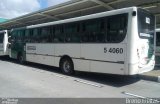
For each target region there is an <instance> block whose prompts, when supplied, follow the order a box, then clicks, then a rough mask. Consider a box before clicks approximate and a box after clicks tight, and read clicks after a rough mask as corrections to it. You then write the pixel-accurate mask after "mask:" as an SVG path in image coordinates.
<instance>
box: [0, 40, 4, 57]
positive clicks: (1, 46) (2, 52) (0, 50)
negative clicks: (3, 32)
mask: <svg viewBox="0 0 160 104" xmlns="http://www.w3.org/2000/svg"><path fill="white" fill-rule="evenodd" d="M1 55H4V51H3V44H2V43H0V56H1Z"/></svg>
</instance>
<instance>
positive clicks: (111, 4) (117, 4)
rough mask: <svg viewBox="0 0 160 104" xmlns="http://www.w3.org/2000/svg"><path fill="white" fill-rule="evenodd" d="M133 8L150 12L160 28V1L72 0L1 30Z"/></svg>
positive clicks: (15, 20) (19, 18) (14, 20)
mask: <svg viewBox="0 0 160 104" xmlns="http://www.w3.org/2000/svg"><path fill="white" fill-rule="evenodd" d="M131 6H137V7H141V8H144V9H147V10H149V11H150V12H151V13H153V14H154V15H155V16H156V18H157V27H160V0H70V1H68V2H65V3H62V4H59V5H56V6H52V7H49V8H46V9H43V10H40V11H37V12H33V13H30V14H27V15H23V16H21V17H17V18H14V19H11V20H9V21H6V22H4V23H1V24H0V28H3V29H11V28H15V27H22V26H28V25H35V24H40V23H45V22H51V21H57V20H63V19H68V18H73V17H77V16H83V15H88V14H93V13H98V12H104V11H109V10H114V9H120V8H125V7H131Z"/></svg>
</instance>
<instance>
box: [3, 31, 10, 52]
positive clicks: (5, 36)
mask: <svg viewBox="0 0 160 104" xmlns="http://www.w3.org/2000/svg"><path fill="white" fill-rule="evenodd" d="M3 44H4V54H5V55H8V54H9V53H8V47H7V45H8V32H7V31H6V33H5V35H4V41H3Z"/></svg>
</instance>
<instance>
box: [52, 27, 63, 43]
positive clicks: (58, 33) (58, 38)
mask: <svg viewBox="0 0 160 104" xmlns="http://www.w3.org/2000/svg"><path fill="white" fill-rule="evenodd" d="M54 36H55V38H54V42H56V43H64V27H63V25H58V26H55V34H54Z"/></svg>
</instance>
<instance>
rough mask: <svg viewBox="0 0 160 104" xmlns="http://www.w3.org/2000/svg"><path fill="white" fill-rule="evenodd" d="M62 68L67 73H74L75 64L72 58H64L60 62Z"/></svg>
mask: <svg viewBox="0 0 160 104" xmlns="http://www.w3.org/2000/svg"><path fill="white" fill-rule="evenodd" d="M60 69H61V70H62V72H63V73H64V74H66V75H73V74H74V65H73V62H72V60H71V59H70V58H63V59H62V60H61V62H60Z"/></svg>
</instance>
